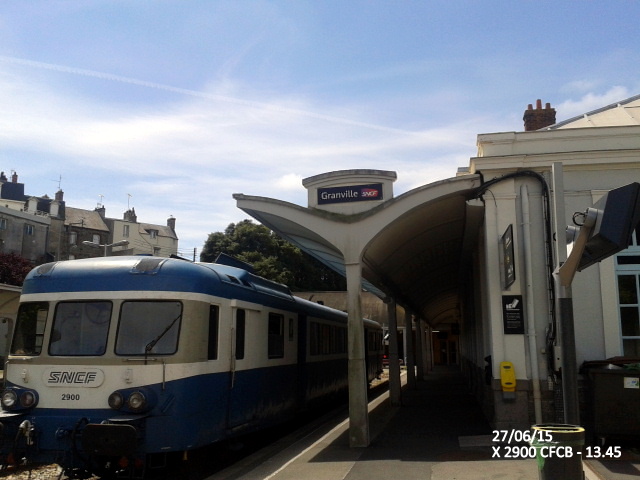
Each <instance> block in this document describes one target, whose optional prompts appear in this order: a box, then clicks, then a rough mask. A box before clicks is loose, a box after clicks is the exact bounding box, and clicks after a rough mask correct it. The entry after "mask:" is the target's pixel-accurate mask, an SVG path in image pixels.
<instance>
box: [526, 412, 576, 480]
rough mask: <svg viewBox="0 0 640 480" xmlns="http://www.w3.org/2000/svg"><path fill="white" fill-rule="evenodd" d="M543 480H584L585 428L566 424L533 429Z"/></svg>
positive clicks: (541, 478) (532, 434) (534, 445)
mask: <svg viewBox="0 0 640 480" xmlns="http://www.w3.org/2000/svg"><path fill="white" fill-rule="evenodd" d="M531 430H532V432H531V442H530V443H531V446H533V447H534V448H535V450H536V461H537V462H538V478H539V479H540V480H583V478H584V474H583V471H582V454H581V453H582V447H583V446H584V428H582V427H580V426H578V425H568V424H563V423H546V424H540V425H533V426H532V427H531Z"/></svg>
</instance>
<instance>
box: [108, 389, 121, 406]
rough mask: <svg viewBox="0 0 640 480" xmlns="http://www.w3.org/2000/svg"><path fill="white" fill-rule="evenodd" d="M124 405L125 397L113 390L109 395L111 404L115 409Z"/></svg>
mask: <svg viewBox="0 0 640 480" xmlns="http://www.w3.org/2000/svg"><path fill="white" fill-rule="evenodd" d="M123 405H124V397H123V396H122V394H121V393H120V392H113V393H112V394H111V395H109V406H110V407H111V408H113V409H114V410H120V409H121V408H122V406H123Z"/></svg>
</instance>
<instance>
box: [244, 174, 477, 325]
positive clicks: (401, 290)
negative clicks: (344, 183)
mask: <svg viewBox="0 0 640 480" xmlns="http://www.w3.org/2000/svg"><path fill="white" fill-rule="evenodd" d="M479 186H480V177H479V176H478V175H465V176H461V177H455V178H451V179H447V180H443V181H440V182H435V183H432V184H429V185H425V186H422V187H419V188H416V189H414V190H411V191H409V192H407V193H405V194H403V195H400V196H398V197H395V198H393V199H391V200H388V201H386V202H384V203H383V204H381V205H379V206H377V207H375V208H373V209H371V210H369V211H367V212H364V213H360V214H356V215H338V214H335V213H329V212H326V211H324V210H319V209H315V208H313V209H310V208H304V207H300V206H298V205H293V204H290V203H287V202H282V201H279V200H274V199H269V198H264V197H252V196H247V195H243V194H235V195H234V198H235V199H236V201H237V205H238V207H239V208H240V209H242V210H244V211H245V212H246V213H248V214H249V215H251V216H252V217H254V218H255V219H256V220H258V221H259V222H260V223H262V224H264V225H265V226H267V227H269V228H270V229H272V230H273V231H274V232H276V233H277V234H279V235H281V236H282V237H284V238H286V239H287V240H289V241H290V242H292V243H294V244H295V245H297V246H298V247H300V248H301V249H303V250H304V251H306V252H307V253H309V254H310V255H312V256H314V257H315V258H317V259H318V260H320V261H321V262H323V263H324V264H326V265H327V266H329V267H331V268H332V269H334V270H336V271H338V272H340V273H343V274H344V271H345V267H344V259H343V254H342V252H341V251H340V250H339V249H338V248H337V247H336V246H335V245H334V243H332V241H331V239H330V237H331V235H330V233H329V232H328V230H329V229H331V228H335V229H340V228H345V229H348V232H347V234H348V235H359V236H361V237H362V239H363V241H364V247H363V249H362V257H361V258H362V260H361V264H362V275H363V278H364V282H363V287H364V288H365V289H367V290H369V291H372V292H374V293H375V294H377V295H378V296H380V297H381V298H384V297H386V296H391V297H393V298H394V299H395V300H396V301H397V303H399V304H400V305H402V306H404V307H405V308H408V309H410V310H411V311H413V312H415V313H416V314H418V315H419V316H421V317H422V318H424V319H426V320H427V321H428V322H429V323H431V324H432V325H434V326H435V325H437V324H438V323H442V322H457V321H459V316H460V304H461V302H462V298H463V295H464V285H465V284H466V283H467V282H466V274H467V272H468V271H469V267H468V265H469V261H470V255H471V253H472V252H473V249H474V248H475V245H476V244H477V240H478V228H479V226H480V224H481V222H482V220H483V215H484V205H483V204H482V202H481V201H480V200H477V199H475V197H476V191H477V187H479Z"/></svg>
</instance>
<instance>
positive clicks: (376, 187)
mask: <svg viewBox="0 0 640 480" xmlns="http://www.w3.org/2000/svg"><path fill="white" fill-rule="evenodd" d="M367 200H382V184H381V183H372V184H369V185H348V186H344V187H330V188H319V189H318V205H326V204H330V203H349V202H363V201H367Z"/></svg>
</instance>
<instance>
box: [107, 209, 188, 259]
mask: <svg viewBox="0 0 640 480" xmlns="http://www.w3.org/2000/svg"><path fill="white" fill-rule="evenodd" d="M105 222H106V223H107V225H108V227H109V231H110V232H111V233H110V237H109V242H110V243H118V242H122V241H124V240H126V241H128V242H129V244H128V245H127V254H130V255H154V256H158V257H170V256H171V255H177V254H178V237H177V235H176V232H175V228H176V219H175V218H173V217H170V218H169V219H168V220H167V224H166V225H156V224H152V223H141V222H138V216H137V215H136V211H135V209H134V208H131V209H129V210H127V211H126V212H124V215H123V218H122V219H116V218H105Z"/></svg>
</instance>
